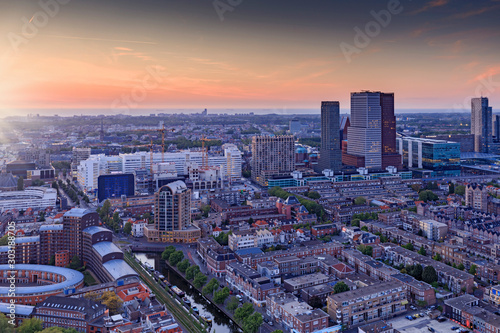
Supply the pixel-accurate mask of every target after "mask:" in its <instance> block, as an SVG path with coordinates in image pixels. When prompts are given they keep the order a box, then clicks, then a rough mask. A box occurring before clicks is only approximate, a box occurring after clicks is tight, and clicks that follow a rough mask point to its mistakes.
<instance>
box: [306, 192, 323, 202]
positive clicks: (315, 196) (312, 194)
mask: <svg viewBox="0 0 500 333" xmlns="http://www.w3.org/2000/svg"><path fill="white" fill-rule="evenodd" d="M307 197H308V198H310V199H313V200H317V199H319V198H321V194H319V193H318V192H317V191H309V192H307Z"/></svg>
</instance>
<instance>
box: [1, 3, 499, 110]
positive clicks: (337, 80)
mask: <svg viewBox="0 0 500 333" xmlns="http://www.w3.org/2000/svg"><path fill="white" fill-rule="evenodd" d="M393 2H394V1H392V0H391V1H373V0H372V1H368V0H367V1H336V0H308V1H305V0H286V1H272V0H267V1H264V0H220V1H219V2H217V1H215V2H214V1H212V0H141V1H138V0H134V1H129V0H120V1H111V0H85V1H83V0H64V1H63V0H59V2H56V0H41V1H40V2H39V1H30V0H15V1H12V0H11V1H7V0H0V16H1V20H0V35H1V37H2V38H1V39H0V116H1V115H11V114H16V110H17V109H26V108H34V109H38V108H49V109H58V108H65V109H68V108H100V109H114V108H120V107H122V106H123V105H125V104H126V103H127V102H124V100H126V99H127V98H128V99H129V102H128V103H129V106H128V108H200V109H202V108H290V109H293V108H318V112H319V105H320V101H321V100H340V102H341V106H342V108H348V107H349V96H350V95H349V94H350V92H352V91H359V90H368V89H369V90H381V91H387V92H394V93H395V96H396V108H397V109H398V110H403V111H404V109H444V110H450V111H451V110H456V111H462V112H465V111H466V108H467V107H468V106H467V105H468V103H470V102H468V101H469V100H470V98H471V97H476V96H480V95H481V94H483V95H484V96H488V97H490V104H491V105H492V106H493V110H494V112H495V111H496V110H497V107H498V108H500V19H499V17H500V1H498V0H497V1H452V0H433V1H416V0H413V1H409V0H406V1H404V0H401V2H400V4H399V7H397V8H398V13H395V14H391V16H390V23H388V24H387V25H386V26H385V27H382V26H380V24H378V23H376V24H378V26H379V27H380V31H379V32H376V33H373V34H372V35H373V37H369V41H368V43H365V44H366V45H363V46H362V47H360V48H358V51H359V53H357V54H354V55H353V56H352V57H351V61H350V62H349V61H347V60H346V57H345V56H344V54H343V53H342V51H341V46H340V45H341V43H345V44H343V45H347V44H349V45H352V46H355V45H356V44H355V42H354V38H355V36H356V32H355V28H356V27H358V28H359V29H361V30H362V31H364V30H365V27H366V25H367V24H369V26H370V24H371V26H374V22H376V21H375V19H374V17H373V16H372V14H371V12H372V11H375V12H380V11H382V10H387V9H388V6H391V3H393ZM396 2H397V1H396ZM40 3H51V4H52V5H51V6H49V7H50V8H51V9H50V10H53V9H54V5H53V4H54V3H58V8H56V9H57V13H55V12H54V13H49V15H47V14H45V12H44V9H43V8H42V6H41V5H40ZM214 3H215V4H217V3H219V4H220V3H222V4H227V3H232V4H233V5H234V6H232V5H229V6H230V7H228V8H230V10H227V11H226V12H224V13H223V14H221V13H220V12H219V13H218V12H217V10H216V8H215V5H214ZM226 6H227V5H226ZM50 14H52V15H50ZM44 18H45V19H46V20H45V21H46V22H44ZM221 18H223V20H221ZM30 20H31V23H27V22H29V21H30ZM45 23H46V24H45ZM36 24H38V28H37V30H38V31H36V32H35V33H33V31H29V29H28V26H29V25H32V27H33V26H34V27H35V28H36ZM23 33H24V34H23ZM26 33H28V34H26ZM151 73H154V75H151ZM124 96H125V97H124Z"/></svg>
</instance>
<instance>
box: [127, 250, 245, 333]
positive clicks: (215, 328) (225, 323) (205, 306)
mask: <svg viewBox="0 0 500 333" xmlns="http://www.w3.org/2000/svg"><path fill="white" fill-rule="evenodd" d="M134 254H135V256H136V257H137V258H138V259H139V260H140V261H141V262H142V263H146V262H147V263H149V264H150V265H151V266H153V267H154V269H155V270H156V271H158V272H161V273H162V274H163V275H164V276H165V277H166V278H167V279H168V282H170V283H171V284H172V285H174V286H177V287H179V288H180V289H181V290H182V291H184V292H185V293H186V297H187V298H188V299H189V300H190V301H191V306H192V307H194V306H196V307H197V308H198V310H199V311H200V315H207V314H208V315H210V317H211V318H212V329H211V330H210V332H212V333H236V332H238V333H241V330H240V329H239V328H238V327H237V326H236V325H235V324H234V323H233V322H232V320H231V319H230V318H229V317H228V316H227V315H226V314H225V313H223V312H222V311H220V310H219V309H218V308H217V307H216V306H214V305H212V304H211V303H210V302H209V301H208V300H206V299H205V298H204V297H203V296H202V295H201V293H199V292H198V291H197V290H196V289H194V288H193V287H192V286H191V285H190V284H189V283H187V282H186V281H185V280H184V278H183V277H181V276H179V274H178V273H177V272H175V271H174V270H172V269H171V268H170V267H168V266H167V265H166V264H165V262H164V261H163V260H161V254H159V253H134Z"/></svg>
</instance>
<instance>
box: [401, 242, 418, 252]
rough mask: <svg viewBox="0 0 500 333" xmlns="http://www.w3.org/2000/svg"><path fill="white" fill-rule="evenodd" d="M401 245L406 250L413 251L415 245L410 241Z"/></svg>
mask: <svg viewBox="0 0 500 333" xmlns="http://www.w3.org/2000/svg"><path fill="white" fill-rule="evenodd" d="M403 247H404V248H405V249H407V250H410V251H413V250H414V249H415V247H414V246H413V244H412V243H408V244H406V245H403Z"/></svg>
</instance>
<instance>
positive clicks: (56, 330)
mask: <svg viewBox="0 0 500 333" xmlns="http://www.w3.org/2000/svg"><path fill="white" fill-rule="evenodd" d="M0 332H3V331H0ZM40 333H78V331H77V330H76V329H74V328H62V327H58V326H52V327H48V328H46V329H44V330H43V331H41V332H40Z"/></svg>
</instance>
